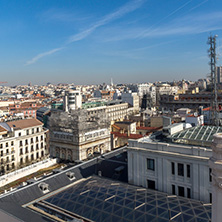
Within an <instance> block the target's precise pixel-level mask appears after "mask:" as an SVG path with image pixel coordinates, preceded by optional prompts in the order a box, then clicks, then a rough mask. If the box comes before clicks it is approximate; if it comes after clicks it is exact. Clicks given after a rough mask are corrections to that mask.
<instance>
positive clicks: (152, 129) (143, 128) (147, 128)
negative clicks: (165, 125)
mask: <svg viewBox="0 0 222 222" xmlns="http://www.w3.org/2000/svg"><path fill="white" fill-rule="evenodd" d="M161 128H162V126H161V127H149V126H137V127H136V129H137V130H147V131H150V132H154V131H157V130H159V129H161Z"/></svg>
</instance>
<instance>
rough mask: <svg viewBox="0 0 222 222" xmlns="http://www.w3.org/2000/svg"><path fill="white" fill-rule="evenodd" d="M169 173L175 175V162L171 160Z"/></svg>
mask: <svg viewBox="0 0 222 222" xmlns="http://www.w3.org/2000/svg"><path fill="white" fill-rule="evenodd" d="M171 173H172V175H175V163H173V162H171Z"/></svg>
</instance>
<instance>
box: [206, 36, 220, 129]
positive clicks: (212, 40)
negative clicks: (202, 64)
mask: <svg viewBox="0 0 222 222" xmlns="http://www.w3.org/2000/svg"><path fill="white" fill-rule="evenodd" d="M216 38H217V35H215V36H210V37H209V38H208V44H209V45H210V49H209V57H210V63H209V64H210V70H211V73H210V78H211V84H210V86H211V87H210V90H211V117H210V118H211V124H212V125H216V126H219V118H218V113H219V109H218V101H217V97H218V92H217V73H216Z"/></svg>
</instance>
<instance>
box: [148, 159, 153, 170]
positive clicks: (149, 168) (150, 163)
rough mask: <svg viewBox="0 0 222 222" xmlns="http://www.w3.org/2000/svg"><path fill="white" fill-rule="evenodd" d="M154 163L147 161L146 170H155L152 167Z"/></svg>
mask: <svg viewBox="0 0 222 222" xmlns="http://www.w3.org/2000/svg"><path fill="white" fill-rule="evenodd" d="M154 164H155V162H154V159H147V169H148V170H153V171H154V170H155V166H154Z"/></svg>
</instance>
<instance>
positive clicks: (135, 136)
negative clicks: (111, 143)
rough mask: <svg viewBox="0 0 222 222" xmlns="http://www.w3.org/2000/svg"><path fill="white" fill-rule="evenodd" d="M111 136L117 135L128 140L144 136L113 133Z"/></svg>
mask: <svg viewBox="0 0 222 222" xmlns="http://www.w3.org/2000/svg"><path fill="white" fill-rule="evenodd" d="M111 134H113V135H115V136H116V137H122V138H128V139H139V138H142V137H143V135H141V134H130V135H127V134H126V133H119V132H111Z"/></svg>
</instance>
